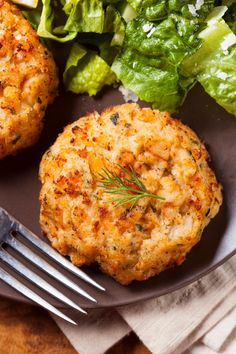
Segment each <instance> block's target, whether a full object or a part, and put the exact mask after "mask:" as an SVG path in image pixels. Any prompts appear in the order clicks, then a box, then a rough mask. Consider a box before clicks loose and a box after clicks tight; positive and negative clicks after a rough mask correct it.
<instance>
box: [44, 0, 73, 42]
mask: <svg viewBox="0 0 236 354" xmlns="http://www.w3.org/2000/svg"><path fill="white" fill-rule="evenodd" d="M42 5H43V8H42V13H41V18H40V22H39V25H38V30H37V33H38V35H39V36H40V37H43V38H50V39H53V40H55V41H58V42H67V41H70V40H72V39H74V38H75V37H76V36H77V32H75V31H71V32H68V33H67V34H66V35H65V36H64V37H59V36H56V35H55V34H54V33H53V21H54V18H55V15H54V11H53V9H52V6H51V0H42Z"/></svg>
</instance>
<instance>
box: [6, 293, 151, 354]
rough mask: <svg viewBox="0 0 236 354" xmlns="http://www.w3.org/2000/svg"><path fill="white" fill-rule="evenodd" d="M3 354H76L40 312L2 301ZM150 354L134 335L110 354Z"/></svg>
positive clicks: (34, 308) (16, 303)
mask: <svg viewBox="0 0 236 354" xmlns="http://www.w3.org/2000/svg"><path fill="white" fill-rule="evenodd" d="M0 353H1V354H76V353H77V352H76V351H75V350H74V348H73V347H72V346H71V344H70V343H69V341H68V340H67V338H66V337H65V336H64V334H63V333H62V332H61V330H60V329H59V328H58V327H57V325H56V324H55V322H54V321H53V320H52V319H51V317H50V316H49V315H48V313H47V312H46V311H44V310H43V309H41V308H38V307H35V306H30V305H26V304H22V303H19V302H16V301H12V300H8V299H5V298H0ZM127 353H128V354H149V353H150V352H149V351H148V350H147V349H146V348H145V346H144V345H143V344H142V343H141V342H140V341H139V339H138V338H137V337H136V335H135V334H134V333H132V334H131V335H129V336H127V337H126V338H124V339H123V340H122V341H121V342H119V343H118V344H116V345H115V346H114V347H113V348H111V349H110V350H109V351H108V352H107V354H127Z"/></svg>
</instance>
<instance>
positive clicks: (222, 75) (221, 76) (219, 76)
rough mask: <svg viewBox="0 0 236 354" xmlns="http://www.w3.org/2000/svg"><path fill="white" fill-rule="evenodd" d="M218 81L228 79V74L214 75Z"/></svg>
mask: <svg viewBox="0 0 236 354" xmlns="http://www.w3.org/2000/svg"><path fill="white" fill-rule="evenodd" d="M216 76H217V77H218V78H219V79H222V80H226V79H227V77H228V74H226V73H217V75H216Z"/></svg>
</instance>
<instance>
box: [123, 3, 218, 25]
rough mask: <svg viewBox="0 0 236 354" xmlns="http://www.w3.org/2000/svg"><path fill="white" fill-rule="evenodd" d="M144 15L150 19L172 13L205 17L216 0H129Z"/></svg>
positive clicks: (154, 19) (157, 19)
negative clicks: (202, 0)
mask: <svg viewBox="0 0 236 354" xmlns="http://www.w3.org/2000/svg"><path fill="white" fill-rule="evenodd" d="M127 1H128V2H129V4H130V5H131V6H132V7H133V8H134V9H135V10H136V11H137V12H138V13H139V14H141V15H142V16H144V17H145V18H146V19H148V20H150V21H160V20H163V19H165V18H167V17H168V16H169V15H170V14H179V15H180V16H182V17H185V18H193V17H198V19H200V18H201V19H204V18H206V16H207V15H208V14H209V12H210V11H211V10H212V9H213V7H214V3H215V0H205V1H204V2H198V1H196V0H181V1H180V0H127Z"/></svg>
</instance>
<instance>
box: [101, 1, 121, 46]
mask: <svg viewBox="0 0 236 354" xmlns="http://www.w3.org/2000/svg"><path fill="white" fill-rule="evenodd" d="M109 32H110V33H114V36H113V38H112V41H111V46H113V45H122V43H123V40H124V36H125V24H124V21H123V20H122V18H121V15H120V13H119V11H118V10H117V9H115V8H114V7H113V6H110V5H109V6H107V8H106V14H105V21H104V26H103V33H109Z"/></svg>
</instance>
